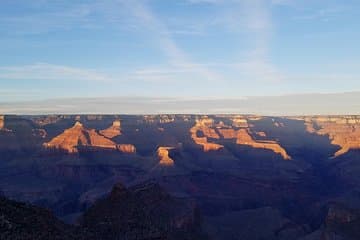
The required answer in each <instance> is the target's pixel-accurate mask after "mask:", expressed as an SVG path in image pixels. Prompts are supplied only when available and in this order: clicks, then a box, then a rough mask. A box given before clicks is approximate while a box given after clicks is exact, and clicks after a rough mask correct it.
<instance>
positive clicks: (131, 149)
mask: <svg viewBox="0 0 360 240" xmlns="http://www.w3.org/2000/svg"><path fill="white" fill-rule="evenodd" d="M117 149H118V150H119V151H120V152H123V153H136V148H135V146H134V145H132V144H119V145H117Z"/></svg>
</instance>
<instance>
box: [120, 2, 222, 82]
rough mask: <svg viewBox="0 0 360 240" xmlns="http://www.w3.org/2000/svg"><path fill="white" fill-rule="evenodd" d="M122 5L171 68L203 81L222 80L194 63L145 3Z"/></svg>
mask: <svg viewBox="0 0 360 240" xmlns="http://www.w3.org/2000/svg"><path fill="white" fill-rule="evenodd" d="M123 3H124V4H125V6H126V7H128V8H129V9H130V11H131V12H132V13H133V15H134V16H135V17H136V18H137V19H138V20H139V22H140V24H141V25H142V26H144V27H145V28H146V29H147V30H148V31H149V33H150V34H151V35H153V37H154V38H155V41H157V43H158V46H159V47H160V48H161V50H162V51H163V53H164V54H165V55H166V56H167V57H168V59H169V64H170V66H171V68H177V69H180V71H189V70H190V69H191V71H192V72H193V73H195V74H198V75H199V76H200V77H201V78H202V80H205V81H219V80H221V79H222V77H221V76H220V75H219V74H218V73H215V72H214V71H212V70H210V69H208V68H206V67H204V66H203V65H200V64H197V63H194V62H193V61H192V60H191V59H190V57H189V56H188V54H187V53H186V52H185V51H184V50H182V49H181V48H180V47H179V46H178V44H177V43H176V42H175V40H174V38H173V37H172V34H171V31H170V30H169V29H168V27H167V26H166V25H165V24H164V23H163V22H162V21H161V20H160V19H159V18H157V16H156V15H155V14H154V13H153V12H152V11H151V10H150V9H149V7H148V6H147V5H146V3H144V2H141V1H123ZM181 69H182V70H181ZM184 69H185V70H184ZM165 71H166V70H165ZM144 77H145V75H144ZM199 80H201V79H199Z"/></svg>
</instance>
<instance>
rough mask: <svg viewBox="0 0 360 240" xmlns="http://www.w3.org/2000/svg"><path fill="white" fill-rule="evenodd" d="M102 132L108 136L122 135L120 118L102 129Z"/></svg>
mask: <svg viewBox="0 0 360 240" xmlns="http://www.w3.org/2000/svg"><path fill="white" fill-rule="evenodd" d="M100 134H101V135H103V136H105V137H107V138H114V137H117V136H120V135H121V123H120V120H115V121H114V122H113V124H112V125H111V126H110V127H109V128H107V129H104V130H101V131H100Z"/></svg>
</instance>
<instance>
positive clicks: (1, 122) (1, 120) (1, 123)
mask: <svg viewBox="0 0 360 240" xmlns="http://www.w3.org/2000/svg"><path fill="white" fill-rule="evenodd" d="M4 126H5V117H4V116H0V130H1V129H3V128H4Z"/></svg>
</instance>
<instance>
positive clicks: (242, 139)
mask: <svg viewBox="0 0 360 240" xmlns="http://www.w3.org/2000/svg"><path fill="white" fill-rule="evenodd" d="M236 143H237V144H241V145H248V146H251V147H253V148H262V149H269V150H272V151H273V152H275V153H278V154H280V155H281V156H282V157H283V158H284V159H286V160H290V159H291V157H290V156H289V155H288V154H287V152H286V150H285V149H284V148H282V147H281V146H280V145H279V144H278V143H277V142H275V141H255V140H254V139H253V138H252V137H251V135H250V134H249V133H248V130H246V129H240V130H238V131H237V139H236Z"/></svg>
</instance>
